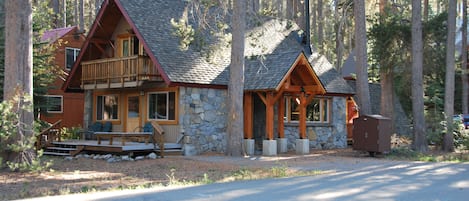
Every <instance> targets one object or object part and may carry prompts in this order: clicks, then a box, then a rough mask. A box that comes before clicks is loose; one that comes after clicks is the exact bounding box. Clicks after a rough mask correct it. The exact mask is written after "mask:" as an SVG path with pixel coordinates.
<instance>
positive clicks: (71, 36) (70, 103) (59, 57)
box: [40, 30, 85, 127]
mask: <svg viewBox="0 0 469 201" xmlns="http://www.w3.org/2000/svg"><path fill="white" fill-rule="evenodd" d="M60 40H61V45H59V46H58V47H57V49H56V51H55V53H54V54H55V55H54V57H55V58H54V63H55V65H57V66H59V67H61V68H62V69H63V70H64V71H65V72H68V70H67V69H66V67H65V54H66V52H65V48H66V47H68V48H81V46H82V44H83V42H84V41H85V37H84V36H83V35H82V34H79V35H78V37H77V35H76V34H75V31H74V30H73V31H71V32H70V33H68V34H66V35H65V36H64V37H62V38H61V39H60ZM56 44H58V43H56ZM63 84H64V80H63V79H62V78H61V77H60V76H57V78H56V79H55V82H54V83H53V84H52V87H51V89H49V90H48V91H47V94H49V95H59V96H62V97H63V111H62V113H43V114H41V117H40V119H41V120H43V121H47V122H49V123H54V122H56V121H58V120H62V123H61V127H81V126H82V125H83V111H84V110H83V107H84V95H83V93H67V92H64V91H63V90H62V89H61V88H62V85H63Z"/></svg>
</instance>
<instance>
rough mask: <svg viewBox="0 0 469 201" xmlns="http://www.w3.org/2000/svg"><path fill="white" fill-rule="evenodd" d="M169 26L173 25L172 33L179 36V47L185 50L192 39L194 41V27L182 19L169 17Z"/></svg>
mask: <svg viewBox="0 0 469 201" xmlns="http://www.w3.org/2000/svg"><path fill="white" fill-rule="evenodd" d="M171 26H172V27H173V35H175V36H177V37H178V38H179V48H181V50H187V49H188V48H189V45H190V44H191V43H192V41H194V35H195V32H194V29H193V28H192V26H191V25H190V24H188V23H187V22H186V20H184V19H179V20H178V21H176V20H175V19H173V18H171Z"/></svg>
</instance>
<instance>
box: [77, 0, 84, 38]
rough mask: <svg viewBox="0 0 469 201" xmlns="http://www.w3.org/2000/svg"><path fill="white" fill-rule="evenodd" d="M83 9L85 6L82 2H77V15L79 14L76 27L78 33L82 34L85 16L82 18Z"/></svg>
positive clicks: (80, 0)
mask: <svg viewBox="0 0 469 201" xmlns="http://www.w3.org/2000/svg"><path fill="white" fill-rule="evenodd" d="M84 7H85V4H84V2H83V0H79V2H78V13H79V17H78V21H79V23H78V26H79V31H80V32H84V31H85V16H84V12H85V10H84Z"/></svg>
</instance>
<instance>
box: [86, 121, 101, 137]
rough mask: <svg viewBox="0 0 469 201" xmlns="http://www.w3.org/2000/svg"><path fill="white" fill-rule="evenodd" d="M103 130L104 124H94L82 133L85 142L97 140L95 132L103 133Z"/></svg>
mask: <svg viewBox="0 0 469 201" xmlns="http://www.w3.org/2000/svg"><path fill="white" fill-rule="evenodd" d="M102 130H103V124H102V123H101V122H94V123H93V124H91V125H90V126H88V129H86V130H84V131H82V138H83V139H84V140H95V139H96V136H94V135H93V134H94V132H101V131H102Z"/></svg>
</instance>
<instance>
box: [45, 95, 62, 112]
mask: <svg viewBox="0 0 469 201" xmlns="http://www.w3.org/2000/svg"><path fill="white" fill-rule="evenodd" d="M44 96H45V97H46V103H47V105H46V108H47V109H46V112H47V113H51V114H52V113H53V114H59V113H63V111H64V97H63V96H62V95H44ZM49 98H60V111H52V110H50V108H51V107H49Z"/></svg>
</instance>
